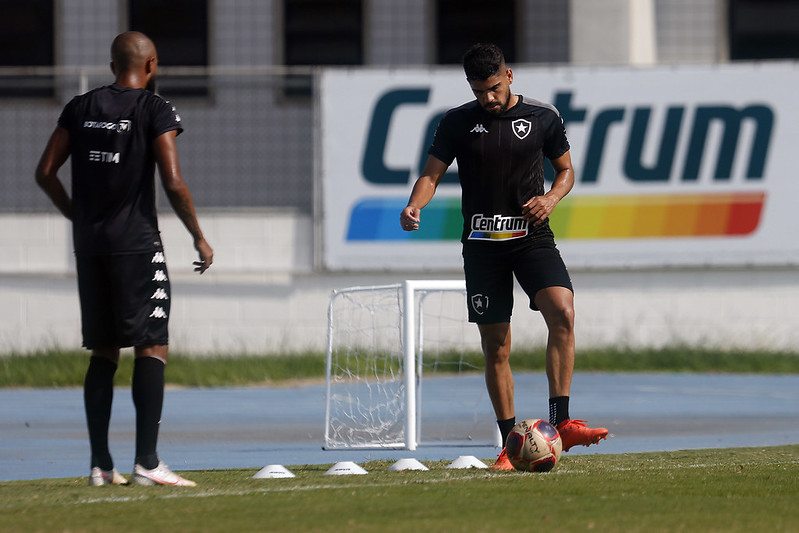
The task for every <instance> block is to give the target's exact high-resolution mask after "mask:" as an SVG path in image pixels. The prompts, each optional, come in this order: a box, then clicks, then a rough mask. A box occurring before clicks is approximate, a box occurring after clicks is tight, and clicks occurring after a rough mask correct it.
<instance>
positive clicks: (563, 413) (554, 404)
mask: <svg viewBox="0 0 799 533" xmlns="http://www.w3.org/2000/svg"><path fill="white" fill-rule="evenodd" d="M568 419H569V397H568V396H555V397H554V398H550V399H549V423H550V424H552V425H553V426H555V427H558V424H560V423H561V422H563V421H564V420H568Z"/></svg>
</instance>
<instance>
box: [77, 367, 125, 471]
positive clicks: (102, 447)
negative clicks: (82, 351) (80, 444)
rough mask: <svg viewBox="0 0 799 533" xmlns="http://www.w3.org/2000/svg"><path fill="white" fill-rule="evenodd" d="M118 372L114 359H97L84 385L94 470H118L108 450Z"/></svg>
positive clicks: (87, 374)
mask: <svg viewBox="0 0 799 533" xmlns="http://www.w3.org/2000/svg"><path fill="white" fill-rule="evenodd" d="M116 371H117V365H116V364H115V363H114V362H113V361H111V360H110V359H107V358H105V357H100V356H93V357H91V359H89V368H88V370H86V378H85V379H84V381H83V405H84V409H85V410H86V425H87V426H88V428H89V444H90V446H91V450H92V460H91V466H92V467H95V466H99V467H100V468H102V469H103V470H111V469H112V468H114V461H113V460H112V459H111V452H110V451H109V449H108V425H109V423H110V422H111V403H112V402H113V400H114V374H115V373H116Z"/></svg>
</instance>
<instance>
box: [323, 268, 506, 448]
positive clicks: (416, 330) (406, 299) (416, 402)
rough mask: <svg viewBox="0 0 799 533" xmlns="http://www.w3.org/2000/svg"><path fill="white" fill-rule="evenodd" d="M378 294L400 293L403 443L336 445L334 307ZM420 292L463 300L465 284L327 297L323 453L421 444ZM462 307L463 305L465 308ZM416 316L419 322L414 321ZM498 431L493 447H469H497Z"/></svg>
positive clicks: (418, 284)
mask: <svg viewBox="0 0 799 533" xmlns="http://www.w3.org/2000/svg"><path fill="white" fill-rule="evenodd" d="M377 290H396V291H398V293H399V297H400V298H401V301H400V302H398V303H399V305H400V309H401V312H400V329H401V332H400V335H401V343H402V359H403V371H404V375H403V383H404V388H405V394H404V403H403V407H404V409H405V420H404V440H401V441H400V442H389V443H366V444H341V443H340V442H338V441H335V440H334V439H333V438H332V436H331V433H330V429H331V403H332V379H331V377H332V359H333V350H334V342H333V341H334V335H335V327H336V324H334V319H333V314H334V313H333V312H334V304H335V302H336V300H337V298H338V297H339V296H340V295H342V294H343V293H353V292H358V291H377ZM420 291H440V292H459V293H461V294H463V295H464V299H465V297H466V283H465V282H464V281H463V280H405V281H403V282H401V283H396V284H391V285H375V286H364V287H349V288H345V289H337V290H334V291H333V292H332V294H331V297H330V304H329V307H328V332H327V335H328V344H327V357H326V374H325V381H326V399H325V433H324V440H325V442H324V446H323V448H324V449H341V448H361V449H370V448H372V449H378V448H394V449H406V450H415V449H416V448H417V447H418V446H419V444H420V442H419V441H420V432H421V398H420V396H421V390H420V388H419V387H418V386H417V383H418V377H419V376H420V375H421V365H422V357H423V353H422V351H423V349H424V347H423V346H422V339H423V332H424V331H423V330H424V315H423V313H422V300H423V297H424V295H425V294H427V292H423V293H422V298H420V297H419V294H418V293H419V292H420ZM464 306H465V304H464ZM417 315H418V319H417ZM498 435H499V434H498V431H496V432H495V441H496V442H494V443H488V442H486V443H482V444H479V443H472V445H475V446H479V445H492V444H493V445H495V446H496V445H497V443H498V442H499V440H500V439H499V436H498Z"/></svg>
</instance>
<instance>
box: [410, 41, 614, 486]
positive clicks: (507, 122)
mask: <svg viewBox="0 0 799 533" xmlns="http://www.w3.org/2000/svg"><path fill="white" fill-rule="evenodd" d="M463 68H464V71H465V73H466V80H467V82H468V83H469V85H470V87H471V89H472V92H473V93H474V95H475V97H476V99H475V100H473V101H471V102H468V103H466V104H464V105H462V106H460V107H457V108H454V109H451V110H449V111H448V112H447V113H446V114H445V115H444V117H443V118H442V119H441V122H440V123H439V125H438V128H437V130H436V133H435V137H434V140H433V143H432V146H431V147H430V149H429V150H428V153H429V157H428V159H427V163H426V165H425V168H424V170H423V171H422V174H421V176H420V177H419V178H418V179H417V180H416V183H415V184H414V186H413V191H412V192H411V195H410V199H409V200H408V205H407V207H405V209H403V211H402V213H401V214H400V224H401V226H402V228H403V229H404V230H406V231H413V230H416V229H419V224H420V221H421V211H422V209H423V208H424V207H425V206H426V205H427V204H428V203H429V202H430V200H431V199H432V198H433V195H434V194H435V191H436V188H437V186H438V184H439V183H440V182H441V179H442V178H443V176H444V174H445V172H446V171H447V168H448V167H449V165H451V164H452V162H453V161H454V160H457V161H458V175H459V179H460V183H461V190H462V213H463V219H464V224H463V234H462V237H461V241H462V243H463V268H464V274H465V277H466V292H467V302H468V307H469V321H470V322H475V323H477V327H478V329H479V331H480V338H481V344H482V349H483V354H484V355H485V361H486V367H485V379H486V386H487V389H488V394H489V397H490V398H491V402H492V404H493V407H494V412H495V414H496V416H497V424H498V426H499V429H500V433H501V435H502V442H503V446H504V443H505V440H506V439H507V436H508V433H510V430H511V429H513V426H514V425H515V424H516V418H515V410H514V402H513V375H512V373H511V367H510V362H509V360H510V347H511V333H510V318H511V313H512V310H513V277H514V276H515V277H516V280H517V281H518V282H519V284H520V286H521V287H522V289H523V290H524V292H525V293H526V294H527V295H528V297H529V298H530V307H531V308H532V309H534V310H539V311H541V314H542V315H543V317H544V321H545V322H546V325H547V328H548V331H549V334H548V339H547V348H546V373H547V379H548V383H549V421H550V423H552V424H553V425H554V426H556V427H557V428H558V431H559V432H560V435H561V438H562V440H563V450H564V451H568V450H569V449H570V448H571V447H573V446H577V445H583V446H588V445H591V444H596V443H598V442H599V440H600V439H604V438H606V437H607V434H608V430H607V429H604V428H596V429H591V428H588V427H586V425H585V422H583V421H581V420H572V419H570V416H569V395H570V388H571V381H572V373H573V369H574V294H573V288H572V282H571V279H570V277H569V273H568V271H567V270H566V266H565V265H564V263H563V260H562V259H561V256H560V252H559V251H558V249H557V248H556V246H555V239H554V235H553V233H552V230H551V229H550V227H549V215H550V214H551V213H552V210H553V209H554V208H555V206H556V205H557V204H558V202H559V201H560V200H561V199H562V198H563V197H564V196H566V194H567V193H568V192H569V191H570V190H571V188H572V186H573V185H574V170H573V168H572V163H571V156H570V155H569V142H568V140H567V139H566V131H565V129H564V127H563V121H562V120H561V117H560V115H559V114H558V111H557V110H556V109H555V108H554V107H553V106H551V105H548V104H545V103H542V102H539V101H537V100H533V99H529V98H525V97H523V96H522V95H516V94H513V93H512V92H511V90H510V85H511V83H512V82H513V72H512V71H511V69H510V68H508V67H507V66H506V64H505V58H504V55H503V53H502V50H500V48H499V47H497V46H496V45H493V44H476V45H474V46H473V47H472V48H470V49H469V50H468V51H467V52H466V54H465V55H464V58H463ZM544 157H546V158H548V159H549V160H550V161H551V162H552V166H553V167H554V169H555V179H554V181H553V183H552V187H551V188H550V189H549V191H545V190H544ZM492 468H495V469H502V470H512V469H513V466H512V465H511V464H510V461H509V460H508V459H507V455H506V453H505V449H504V448H503V450H502V453H500V455H499V458H498V459H497V462H496V464H495V465H494V466H493V467H492Z"/></svg>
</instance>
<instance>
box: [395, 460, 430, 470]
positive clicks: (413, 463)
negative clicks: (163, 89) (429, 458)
mask: <svg viewBox="0 0 799 533" xmlns="http://www.w3.org/2000/svg"><path fill="white" fill-rule="evenodd" d="M388 469H389V470H430V469H429V468H427V467H426V466H425V465H423V464H422V463H420V462H419V461H417V460H416V459H400V460H399V461H397V462H396V463H394V464H393V465H391V466H389V467H388Z"/></svg>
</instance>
